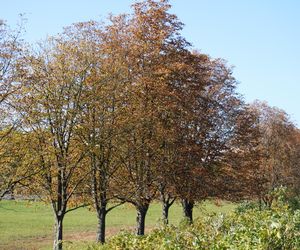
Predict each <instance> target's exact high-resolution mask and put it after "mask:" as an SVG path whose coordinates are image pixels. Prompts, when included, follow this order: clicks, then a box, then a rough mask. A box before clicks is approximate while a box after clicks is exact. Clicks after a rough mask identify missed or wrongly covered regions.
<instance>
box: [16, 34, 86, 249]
mask: <svg viewBox="0 0 300 250" xmlns="http://www.w3.org/2000/svg"><path fill="white" fill-rule="evenodd" d="M90 67H91V63H90V62H89V61H88V60H86V57H85V50H84V44H77V43H74V42H73V40H72V39H71V38H70V37H68V34H67V33H63V34H62V35H60V36H58V37H56V38H51V39H50V40H49V41H48V42H46V43H45V44H42V45H41V48H40V50H39V51H37V52H35V53H34V52H33V53H30V54H29V55H28V56H26V57H25V59H24V61H23V68H22V70H23V71H24V76H23V77H22V79H21V81H22V88H21V91H20V93H19V95H18V96H17V99H16V100H15V101H16V102H18V112H19V115H20V116H21V117H22V118H23V121H22V122H23V124H22V126H23V129H24V130H25V131H28V133H29V134H30V136H31V138H32V139H31V149H32V151H33V153H34V154H35V156H34V157H35V159H36V161H35V162H34V164H32V168H35V169H37V172H39V174H38V175H36V176H34V178H32V179H31V183H32V185H31V188H32V189H33V191H34V192H35V193H36V194H38V195H39V196H40V197H41V198H42V199H45V200H46V201H49V202H50V204H51V206H52V208H53V212H54V215H55V241H54V249H62V239H63V219H64V217H65V215H66V213H68V212H70V211H72V210H74V209H75V208H77V207H78V206H79V205H78V203H79V202H80V201H81V200H80V198H81V196H79V194H78V190H79V189H80V188H83V186H84V181H85V180H86V178H87V176H88V172H86V170H85V169H84V162H83V160H84V156H85V154H86V152H85V151H84V150H82V149H81V148H80V147H79V146H78V139H77V137H76V136H75V134H76V133H75V131H76V128H77V126H78V122H79V116H80V113H81V110H82V103H81V98H82V90H83V87H84V86H83V85H84V82H85V79H86V78H87V77H88V75H89V73H90ZM78 199H79V201H78Z"/></svg>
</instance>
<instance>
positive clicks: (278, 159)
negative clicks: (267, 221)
mask: <svg viewBox="0 0 300 250" xmlns="http://www.w3.org/2000/svg"><path fill="white" fill-rule="evenodd" d="M252 109H253V110H255V111H256V112H257V114H258V117H259V129H260V133H261V137H260V145H261V148H262V150H263V152H264V154H263V155H262V158H261V164H262V169H263V176H264V178H265V179H266V183H265V185H264V187H263V188H262V189H263V190H264V193H262V197H261V198H262V199H263V200H264V202H265V203H266V204H267V205H270V204H271V203H272V200H273V197H272V196H269V195H266V194H267V193H269V191H272V190H274V189H275V188H277V187H280V186H287V187H289V188H290V189H294V190H295V184H296V183H297V182H298V180H297V175H295V173H297V172H298V169H299V164H298V159H299V154H298V148H299V141H298V136H297V135H298V129H297V128H296V126H295V125H294V124H293V123H292V122H291V120H290V118H289V116H288V115H287V114H286V113H285V112H284V111H283V110H281V109H279V108H276V107H270V106H269V105H267V104H266V103H264V102H258V101H257V102H255V103H253V104H252ZM263 194H265V195H263Z"/></svg>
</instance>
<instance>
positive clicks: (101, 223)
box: [96, 205, 107, 244]
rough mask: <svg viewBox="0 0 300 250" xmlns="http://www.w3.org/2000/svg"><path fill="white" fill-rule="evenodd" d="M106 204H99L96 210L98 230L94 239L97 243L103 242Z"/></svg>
mask: <svg viewBox="0 0 300 250" xmlns="http://www.w3.org/2000/svg"><path fill="white" fill-rule="evenodd" d="M106 213H107V211H106V205H104V206H101V208H100V209H99V211H97V217H98V230H97V238H96V241H97V242H99V243H102V244H103V243H105V221H106Z"/></svg>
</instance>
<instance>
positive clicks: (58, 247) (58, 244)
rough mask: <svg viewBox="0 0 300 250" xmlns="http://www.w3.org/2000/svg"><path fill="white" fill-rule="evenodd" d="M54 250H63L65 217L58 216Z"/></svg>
mask: <svg viewBox="0 0 300 250" xmlns="http://www.w3.org/2000/svg"><path fill="white" fill-rule="evenodd" d="M54 237H55V238H54V244H53V250H62V240H63V216H56V220H55V236H54Z"/></svg>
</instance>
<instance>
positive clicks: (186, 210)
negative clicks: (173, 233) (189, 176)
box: [182, 199, 194, 224]
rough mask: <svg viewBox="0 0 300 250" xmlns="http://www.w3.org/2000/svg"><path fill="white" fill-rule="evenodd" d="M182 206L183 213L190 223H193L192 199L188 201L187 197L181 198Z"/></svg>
mask: <svg viewBox="0 0 300 250" xmlns="http://www.w3.org/2000/svg"><path fill="white" fill-rule="evenodd" d="M182 207H183V215H184V217H185V218H186V219H187V220H188V222H189V223H190V224H192V223H193V208H194V201H190V200H188V199H183V200H182Z"/></svg>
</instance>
